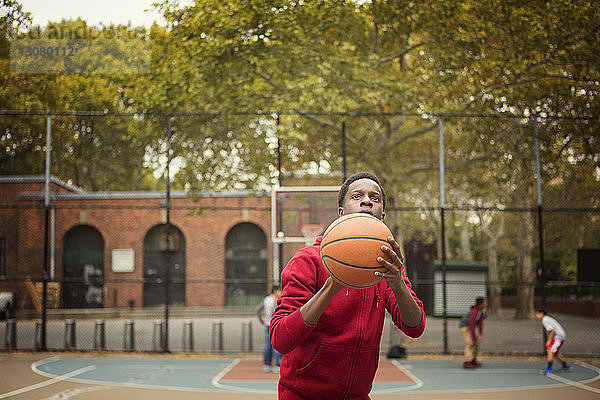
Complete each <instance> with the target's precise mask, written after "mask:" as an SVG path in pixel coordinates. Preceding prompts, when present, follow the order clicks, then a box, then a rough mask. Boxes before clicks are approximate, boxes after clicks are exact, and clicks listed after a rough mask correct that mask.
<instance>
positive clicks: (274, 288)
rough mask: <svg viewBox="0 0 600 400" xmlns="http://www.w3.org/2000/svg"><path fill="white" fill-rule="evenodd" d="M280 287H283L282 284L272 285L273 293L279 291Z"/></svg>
mask: <svg viewBox="0 0 600 400" xmlns="http://www.w3.org/2000/svg"><path fill="white" fill-rule="evenodd" d="M279 289H281V286H279V285H273V286H272V287H271V293H275V292H276V291H278V290H279Z"/></svg>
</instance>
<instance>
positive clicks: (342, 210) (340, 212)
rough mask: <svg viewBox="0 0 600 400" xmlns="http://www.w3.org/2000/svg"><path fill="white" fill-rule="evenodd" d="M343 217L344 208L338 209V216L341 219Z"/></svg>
mask: <svg viewBox="0 0 600 400" xmlns="http://www.w3.org/2000/svg"><path fill="white" fill-rule="evenodd" d="M342 215H344V208H343V207H338V216H339V217H341V216H342Z"/></svg>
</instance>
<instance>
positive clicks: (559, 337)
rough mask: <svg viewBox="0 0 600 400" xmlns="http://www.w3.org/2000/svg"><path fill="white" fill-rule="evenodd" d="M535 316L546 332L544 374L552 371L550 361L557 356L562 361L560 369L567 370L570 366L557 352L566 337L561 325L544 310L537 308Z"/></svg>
mask: <svg viewBox="0 0 600 400" xmlns="http://www.w3.org/2000/svg"><path fill="white" fill-rule="evenodd" d="M535 317H536V318H537V320H538V321H541V323H542V326H543V327H544V329H545V330H546V332H547V333H548V340H547V341H546V355H547V359H548V365H547V366H546V369H545V370H544V374H549V373H550V372H552V362H553V361H554V357H556V358H558V360H559V361H560V362H561V363H562V367H561V368H560V371H569V370H570V369H571V367H570V366H569V364H567V360H566V359H565V358H564V357H563V356H562V355H561V354H560V353H559V351H560V348H561V347H562V345H563V344H564V342H565V339H566V338H567V335H566V333H565V330H564V329H563V327H562V325H561V324H559V323H558V321H557V320H555V319H554V318H552V317H551V316H549V315H548V314H546V311H545V310H543V309H540V310H537V311H536V312H535Z"/></svg>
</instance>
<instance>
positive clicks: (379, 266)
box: [321, 256, 385, 269]
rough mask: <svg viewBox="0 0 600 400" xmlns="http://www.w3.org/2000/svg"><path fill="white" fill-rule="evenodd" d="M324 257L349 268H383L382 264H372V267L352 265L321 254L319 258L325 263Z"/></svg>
mask: <svg viewBox="0 0 600 400" xmlns="http://www.w3.org/2000/svg"><path fill="white" fill-rule="evenodd" d="M326 258H327V259H330V260H332V261H335V262H336V263H339V264H342V265H345V266H346V267H351V268H357V269H379V268H385V267H384V266H383V265H378V266H374V267H363V266H360V265H352V264H348V263H345V262H343V261H340V260H337V259H335V258H333V257H331V256H321V259H322V260H323V263H325V259H326Z"/></svg>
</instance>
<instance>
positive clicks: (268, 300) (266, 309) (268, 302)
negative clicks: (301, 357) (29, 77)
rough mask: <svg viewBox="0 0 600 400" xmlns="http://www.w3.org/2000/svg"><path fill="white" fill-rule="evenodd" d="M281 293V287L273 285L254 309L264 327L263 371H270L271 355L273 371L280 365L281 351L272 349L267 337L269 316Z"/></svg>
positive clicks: (277, 370) (277, 369)
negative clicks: (273, 365) (273, 364)
mask: <svg viewBox="0 0 600 400" xmlns="http://www.w3.org/2000/svg"><path fill="white" fill-rule="evenodd" d="M279 295H281V288H280V287H279V285H273V287H272V289H271V293H270V294H269V295H268V296H267V297H265V298H264V299H263V301H261V302H260V304H259V306H258V309H257V310H256V315H257V316H258V320H259V321H260V323H261V324H262V325H263V326H264V327H265V345H264V348H263V371H264V372H270V371H271V363H272V361H273V356H275V367H274V368H273V372H274V373H276V374H277V373H279V367H280V365H281V353H279V352H278V351H277V350H275V349H273V345H272V344H271V338H270V337H269V324H270V322H271V318H272V317H273V313H274V312H275V307H276V306H277V298H279Z"/></svg>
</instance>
